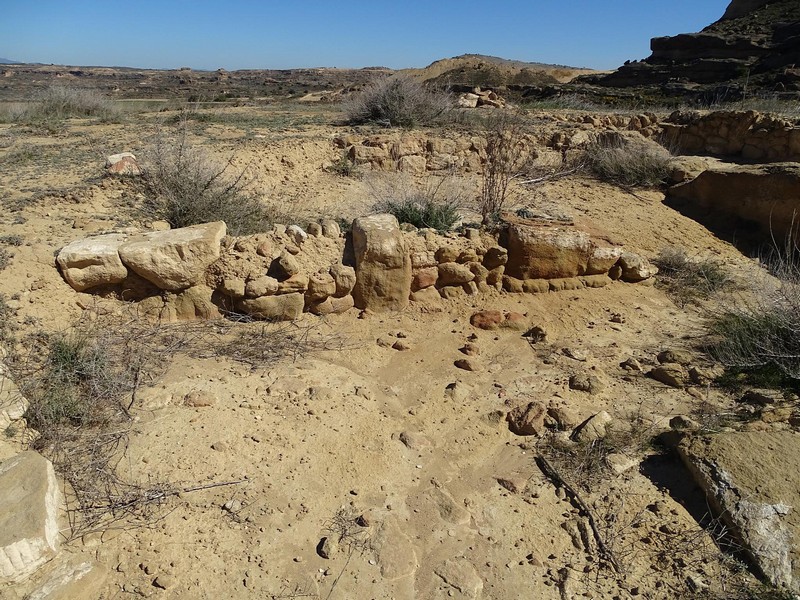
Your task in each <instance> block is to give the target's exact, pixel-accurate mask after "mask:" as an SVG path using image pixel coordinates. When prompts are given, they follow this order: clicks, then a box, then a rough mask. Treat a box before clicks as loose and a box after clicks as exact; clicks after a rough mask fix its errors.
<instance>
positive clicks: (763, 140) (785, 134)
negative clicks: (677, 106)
mask: <svg viewBox="0 0 800 600" xmlns="http://www.w3.org/2000/svg"><path fill="white" fill-rule="evenodd" d="M661 128H662V130H663V134H664V138H663V143H664V145H666V146H667V147H669V148H672V149H674V150H675V151H676V152H679V153H681V154H710V155H718V156H728V157H740V158H743V159H745V160H752V161H759V162H785V161H800V124H799V123H798V122H797V121H792V120H788V119H783V118H780V117H777V116H774V115H768V114H761V113H758V112H756V111H752V110H750V111H717V112H712V113H709V114H708V115H705V116H701V115H700V113H698V112H694V111H689V112H681V111H676V112H674V113H672V114H671V115H670V117H669V118H668V119H667V121H666V122H664V123H662V124H661Z"/></svg>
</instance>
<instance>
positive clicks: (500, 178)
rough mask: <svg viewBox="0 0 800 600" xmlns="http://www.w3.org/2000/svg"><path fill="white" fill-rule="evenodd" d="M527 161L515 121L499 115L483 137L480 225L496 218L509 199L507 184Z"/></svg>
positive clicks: (522, 137)
mask: <svg viewBox="0 0 800 600" xmlns="http://www.w3.org/2000/svg"><path fill="white" fill-rule="evenodd" d="M527 161H528V152H527V148H526V147H525V138H524V136H523V132H522V127H521V125H520V124H519V122H518V120H517V119H515V118H514V117H513V116H508V115H503V116H501V117H499V118H498V119H495V120H494V121H493V122H491V123H490V125H489V129H488V131H487V135H486V161H485V162H484V165H483V178H482V181H481V192H480V198H479V200H478V204H479V209H480V213H481V219H482V222H483V224H484V225H488V224H490V223H492V222H494V221H496V220H497V219H498V218H499V217H500V213H501V212H502V211H503V209H504V208H505V207H506V205H507V204H508V202H509V199H510V197H511V189H510V184H511V182H512V181H513V180H514V179H515V178H517V177H518V176H519V175H520V173H521V171H522V169H523V166H524V165H525V164H526V162H527Z"/></svg>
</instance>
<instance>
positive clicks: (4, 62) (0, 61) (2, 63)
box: [0, 58, 22, 65]
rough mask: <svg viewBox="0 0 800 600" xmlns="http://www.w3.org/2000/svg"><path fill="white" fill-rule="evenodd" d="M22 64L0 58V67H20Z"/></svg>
mask: <svg viewBox="0 0 800 600" xmlns="http://www.w3.org/2000/svg"><path fill="white" fill-rule="evenodd" d="M21 64H22V63H21V62H19V61H17V60H11V59H10V58H0V65H21Z"/></svg>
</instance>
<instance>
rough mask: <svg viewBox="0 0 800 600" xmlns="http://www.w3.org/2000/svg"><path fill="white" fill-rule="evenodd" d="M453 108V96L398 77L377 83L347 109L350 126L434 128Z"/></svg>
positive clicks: (348, 102)
mask: <svg viewBox="0 0 800 600" xmlns="http://www.w3.org/2000/svg"><path fill="white" fill-rule="evenodd" d="M452 107H453V99H452V98H451V97H450V95H449V94H447V93H445V92H441V91H438V90H434V89H431V88H428V87H426V86H425V85H423V84H422V83H420V82H418V81H417V80H415V79H413V78H411V77H407V76H403V75H397V76H394V77H386V78H383V79H379V80H377V81H374V82H373V83H371V84H369V85H368V86H367V87H365V88H364V89H363V90H362V91H361V92H359V93H358V94H355V95H353V96H351V97H350V98H348V99H347V100H346V101H345V102H344V105H343V109H344V113H345V117H346V119H347V122H348V123H350V124H352V125H363V124H374V125H382V126H384V127H404V128H413V127H420V126H424V125H433V124H434V123H436V121H437V120H438V119H440V118H442V117H443V116H444V115H445V114H447V113H448V112H449V111H450V110H451V109H452Z"/></svg>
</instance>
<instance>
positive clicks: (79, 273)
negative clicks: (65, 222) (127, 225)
mask: <svg viewBox="0 0 800 600" xmlns="http://www.w3.org/2000/svg"><path fill="white" fill-rule="evenodd" d="M127 237H128V236H126V235H124V234H120V233H109V234H106V235H98V236H95V237H90V238H86V239H83V240H77V241H74V242H72V243H70V244H67V245H66V246H64V247H63V248H62V249H61V251H60V252H59V253H58V257H57V258H56V262H57V263H58V266H59V267H60V268H61V273H62V274H63V275H64V279H66V281H67V283H68V284H70V285H71V286H72V288H73V289H75V290H77V291H79V292H82V291H83V290H87V289H89V288H93V287H96V286H98V285H106V284H113V283H119V282H120V281H122V280H123V279H125V278H126V277H127V276H128V269H126V268H125V265H123V264H122V260H120V257H119V247H120V246H121V245H122V244H123V243H124V242H125V241H126V239H127Z"/></svg>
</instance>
